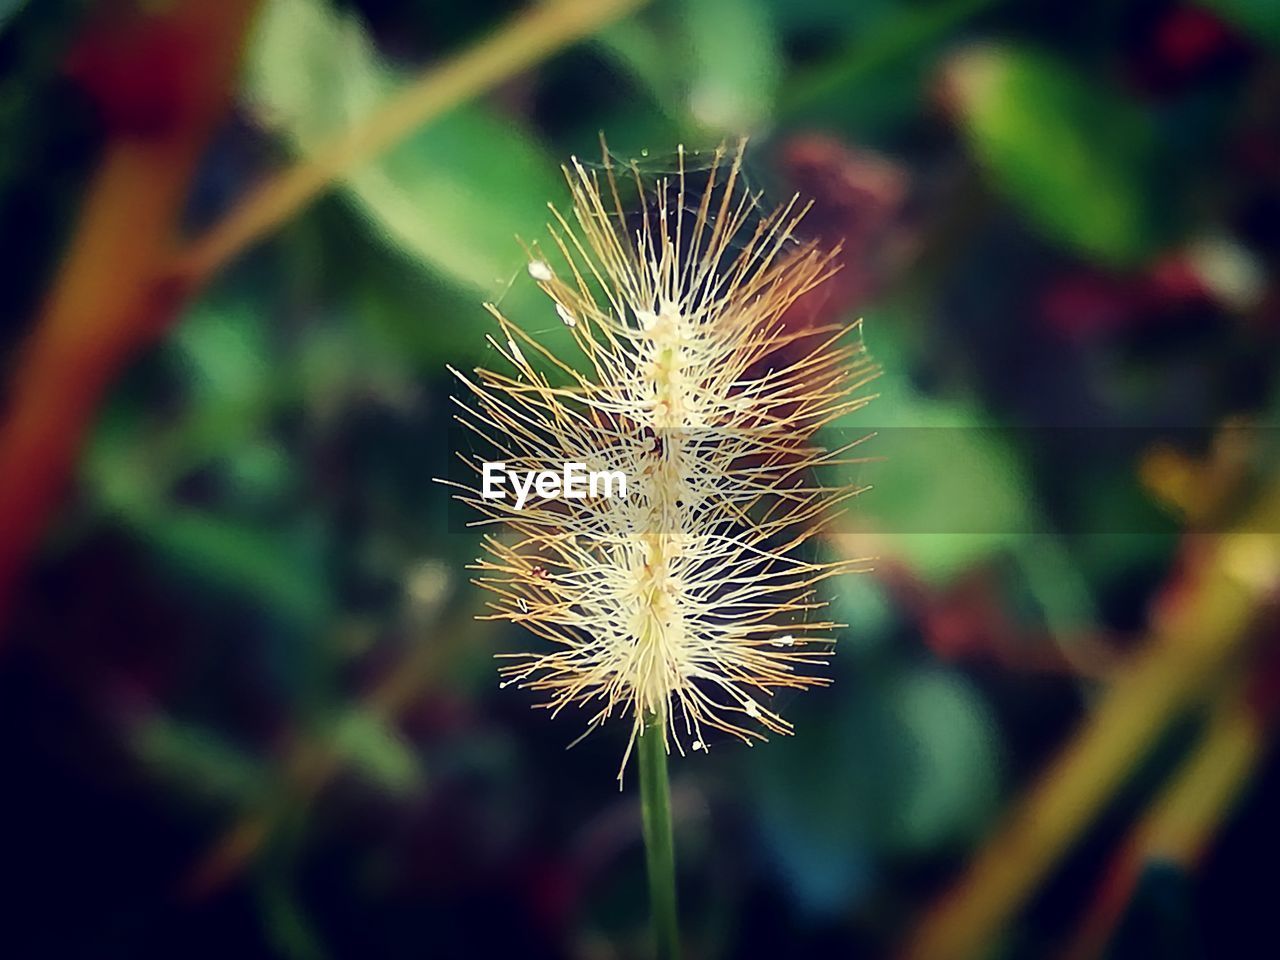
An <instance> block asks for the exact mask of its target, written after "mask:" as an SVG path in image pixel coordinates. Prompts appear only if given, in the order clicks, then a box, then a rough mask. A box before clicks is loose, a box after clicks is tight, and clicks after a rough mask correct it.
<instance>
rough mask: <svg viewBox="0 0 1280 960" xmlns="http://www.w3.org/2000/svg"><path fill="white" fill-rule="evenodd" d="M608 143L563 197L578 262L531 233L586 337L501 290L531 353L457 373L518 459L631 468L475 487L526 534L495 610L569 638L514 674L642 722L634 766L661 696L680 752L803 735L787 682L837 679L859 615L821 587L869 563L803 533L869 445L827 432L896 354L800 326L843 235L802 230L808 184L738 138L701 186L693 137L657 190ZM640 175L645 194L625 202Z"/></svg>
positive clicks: (556, 226)
mask: <svg viewBox="0 0 1280 960" xmlns="http://www.w3.org/2000/svg"><path fill="white" fill-rule="evenodd" d="M605 156H606V161H605V164H604V166H603V169H602V170H597V169H591V170H588V169H587V168H586V167H584V166H583V165H582V164H581V163H579V162H578V161H577V160H576V159H575V160H574V161H573V163H572V167H571V168H568V167H567V168H566V170H565V173H566V177H567V179H568V181H569V187H570V190H571V193H572V200H573V204H572V211H571V219H569V218H566V217H565V216H563V215H561V214H560V213H559V212H557V211H555V209H554V208H552V214H553V217H554V221H555V222H554V223H553V224H552V225H551V227H550V232H551V237H552V241H553V243H554V246H555V248H556V251H557V252H558V254H559V258H558V261H557V262H558V263H562V264H563V266H562V267H560V268H559V269H554V268H553V267H552V266H551V265H550V263H549V262H548V260H547V259H546V258H545V257H543V256H542V254H541V252H540V251H539V250H538V249H537V248H536V247H535V248H534V249H533V250H531V251H530V258H531V259H530V263H529V274H530V276H531V277H532V278H533V279H534V280H535V281H537V283H538V285H539V286H540V287H541V289H542V290H543V291H544V292H545V293H546V294H547V295H548V296H549V297H550V298H551V300H552V301H553V303H554V306H555V312H556V314H557V315H558V317H559V318H560V320H561V321H562V322H563V323H564V325H565V326H566V327H567V328H568V331H569V334H570V335H571V337H572V341H573V343H574V345H575V347H576V351H577V352H578V353H579V356H578V357H575V358H572V359H573V361H574V362H568V360H566V359H562V358H561V357H558V356H556V355H555V354H553V353H552V352H551V351H550V350H548V349H546V348H545V347H544V346H543V345H542V344H541V343H539V342H538V340H537V339H536V338H534V337H533V336H531V335H529V334H527V333H525V332H524V331H523V330H521V329H520V328H518V327H516V326H514V325H513V324H511V323H510V322H508V321H507V319H506V318H505V317H504V316H503V315H502V314H501V313H500V312H499V311H498V309H497V308H496V307H494V306H493V305H488V309H489V311H490V313H492V314H493V316H494V317H495V318H496V320H497V322H498V325H499V327H500V329H501V333H502V336H501V338H490V341H491V343H492V345H493V346H494V347H495V349H497V350H498V351H499V352H501V353H502V354H503V356H504V358H505V359H506V360H507V361H508V363H509V364H510V370H509V372H497V371H492V370H486V369H478V370H476V371H475V372H474V375H473V376H465V375H463V374H460V373H458V372H457V371H454V373H455V375H457V376H458V377H459V379H460V380H462V382H463V383H465V384H466V386H467V387H468V388H469V390H470V392H471V394H472V395H473V397H474V406H471V407H468V406H467V405H465V404H460V406H461V407H462V409H463V413H462V414H461V415H460V416H459V420H460V421H461V422H463V423H464V424H465V425H466V426H467V427H469V428H470V429H471V430H473V431H475V432H476V433H477V434H479V435H480V436H482V437H483V438H484V439H485V441H486V442H487V443H488V444H491V445H492V446H493V448H494V449H496V450H498V451H499V452H500V453H501V456H502V459H503V461H504V462H505V463H506V464H507V466H508V468H509V469H512V470H525V471H536V470H545V469H547V468H549V467H555V466H558V465H563V464H566V463H575V464H583V465H584V466H585V468H586V469H587V470H590V471H621V472H622V473H623V474H624V475H625V476H626V477H627V478H628V481H629V483H630V486H631V488H632V489H630V490H629V493H628V496H627V497H626V498H625V499H623V498H618V497H586V498H582V499H567V498H562V499H553V498H541V497H530V498H529V499H528V500H527V502H525V504H524V505H523V507H522V508H521V509H518V510H517V509H516V508H515V506H514V503H513V500H512V499H501V500H499V499H486V498H485V497H483V496H481V494H480V491H479V490H478V489H477V488H473V487H470V486H465V485H464V486H463V489H464V491H465V492H464V493H463V494H462V495H461V496H460V497H459V499H461V500H463V501H464V502H466V503H469V504H471V505H473V506H474V507H475V508H476V509H478V510H479V511H481V512H482V513H483V514H484V515H485V517H486V519H485V520H484V521H481V522H502V523H505V524H506V526H507V527H508V528H509V529H510V531H511V534H512V535H511V536H508V537H500V536H487V537H486V538H485V547H486V550H487V552H488V554H489V556H488V557H487V558H486V559H484V560H482V561H479V562H478V564H477V567H476V569H478V570H479V571H480V576H479V578H478V579H477V581H476V582H477V583H478V584H480V585H481V586H483V587H485V588H487V589H488V590H490V591H492V593H493V594H494V597H495V599H494V600H493V601H492V602H491V603H490V604H489V606H490V608H491V609H492V610H493V613H492V614H491V615H490V616H491V617H493V618H501V619H506V620H510V621H514V622H516V623H520V624H523V625H524V626H525V627H526V628H528V629H529V630H530V631H532V632H533V633H534V634H537V635H538V636H540V637H541V638H543V639H544V640H545V641H547V643H548V644H549V647H548V648H547V649H545V650H543V651H542V652H536V653H528V654H517V655H512V656H511V657H509V662H508V663H507V664H506V665H505V666H503V667H502V668H501V673H502V676H503V678H504V685H506V684H512V683H514V684H517V685H519V686H523V687H527V688H529V689H531V690H534V691H538V692H540V693H542V694H544V695H545V696H546V702H545V706H547V707H549V708H550V709H551V710H552V711H553V713H559V712H560V711H561V710H563V709H564V708H565V707H568V706H570V705H574V706H578V707H587V708H589V709H588V714H587V715H588V720H587V729H588V732H590V730H592V729H594V728H595V727H597V726H599V725H600V724H601V723H603V722H604V721H605V720H607V719H608V718H610V717H612V716H615V715H620V716H624V717H628V718H629V719H630V723H631V738H630V740H629V741H628V746H627V750H626V752H625V753H624V756H623V760H622V766H623V769H625V766H626V762H627V757H628V756H629V755H630V750H631V747H632V745H633V744H634V742H635V738H636V736H637V735H638V733H639V731H640V730H641V728H642V726H643V724H644V723H645V722H646V718H648V717H650V716H652V715H657V716H659V717H661V718H663V720H664V721H665V730H666V736H667V737H668V744H669V745H671V744H673V745H674V746H675V748H676V749H677V750H679V751H681V752H684V749H685V745H686V743H687V744H688V745H689V746H690V747H691V748H692V749H695V750H698V749H706V744H707V733H706V731H705V729H704V728H711V729H715V730H718V731H721V732H722V733H725V734H728V735H731V736H733V737H737V738H739V739H741V740H743V741H744V742H746V743H748V744H750V743H751V742H752V741H753V739H765V737H766V736H767V734H768V733H769V732H775V733H788V732H790V729H791V728H790V725H789V724H788V723H787V721H786V720H784V719H783V718H782V717H781V716H779V715H778V714H777V713H776V712H775V711H774V710H773V709H772V708H771V707H770V706H769V703H770V699H771V697H772V696H773V694H775V693H776V692H777V691H779V690H783V689H787V688H803V687H806V686H810V685H814V684H820V683H824V682H825V680H824V679H823V678H821V677H820V676H815V675H814V674H813V672H812V670H811V668H814V667H819V666H823V665H825V663H826V661H827V657H828V656H829V653H830V649H831V644H832V642H833V637H832V633H833V631H834V630H835V628H836V627H837V626H838V625H837V624H833V623H831V622H828V621H825V620H821V619H815V615H816V612H817V611H820V610H821V609H822V608H823V607H824V606H825V602H824V601H822V600H821V599H820V598H819V597H818V595H817V593H818V592H817V589H816V588H817V587H818V585H819V584H820V583H821V582H822V581H824V580H826V579H828V578H830V577H832V576H835V575H836V574H839V573H842V572H845V571H847V570H850V569H853V568H855V567H857V566H858V564H857V563H850V562H844V563H824V562H819V561H814V560H808V559H803V558H802V557H801V556H800V555H799V554H800V552H801V551H800V550H799V549H798V548H800V546H801V545H802V544H803V543H804V542H805V541H806V540H808V539H810V538H812V537H813V536H814V535H815V534H817V533H818V532H820V531H821V530H822V529H823V527H824V526H825V525H826V524H828V523H829V522H830V520H831V519H832V518H833V517H834V515H835V512H836V511H835V508H837V507H838V506H839V505H840V504H842V503H844V502H845V501H846V500H848V499H849V498H850V497H852V496H853V495H855V494H856V493H857V492H858V490H857V488H855V487H852V486H834V487H833V486H824V485H823V484H822V482H821V481H820V480H819V479H818V476H817V470H816V469H815V468H818V467H823V466H827V465H832V464H839V463H849V462H854V461H851V460H848V459H842V458H843V457H844V455H845V454H846V453H847V452H848V450H849V449H850V448H851V447H853V446H855V444H856V442H857V441H855V443H851V444H847V445H845V446H843V447H840V448H839V449H835V450H828V449H826V448H824V447H823V446H822V445H821V444H820V443H819V442H818V432H819V430H820V428H822V427H823V426H825V425H827V424H830V423H831V422H832V421H834V420H836V419H837V418H839V417H841V416H843V415H844V414H846V413H848V412H849V411H851V410H854V409H856V408H858V407H860V406H861V405H862V404H864V403H865V402H866V401H867V399H869V398H867V397H865V396H859V395H857V391H858V390H859V389H860V387H861V386H863V385H864V384H866V383H867V382H868V381H869V380H870V379H871V378H872V377H873V376H874V374H875V369H874V367H873V365H872V364H871V363H870V362H869V361H868V360H867V358H866V356H865V353H864V351H863V348H862V346H861V343H860V342H858V343H853V344H850V343H847V342H845V341H846V340H847V339H848V338H847V337H846V336H845V334H846V333H847V328H845V327H841V326H837V325H832V326H830V327H821V328H814V327H806V328H803V329H799V330H794V329H791V328H790V327H789V326H788V323H787V311H788V309H789V308H790V307H791V306H792V305H793V304H794V303H795V302H796V301H797V300H798V299H799V298H800V297H802V296H803V295H805V294H806V293H808V292H809V291H810V290H812V289H813V288H815V287H817V286H818V285H819V284H821V283H822V281H823V280H824V279H826V278H827V277H828V276H830V274H831V273H832V272H833V270H834V257H835V256H836V253H837V251H834V250H824V249H822V248H821V247H820V246H819V245H817V244H815V243H806V242H801V241H799V240H798V239H796V234H795V231H796V229H797V227H798V225H799V223H800V221H801V218H802V217H803V216H804V213H805V210H806V209H807V208H801V207H800V204H799V201H798V199H796V198H793V199H792V200H791V202H790V203H787V204H785V205H784V206H782V207H780V208H778V209H777V210H775V211H773V212H772V213H770V214H767V215H764V216H759V215H758V214H757V211H756V203H757V201H758V197H757V196H756V195H754V194H752V193H751V192H750V191H748V190H746V189H745V188H744V187H743V184H742V175H741V162H742V145H741V144H739V145H738V147H737V148H736V149H735V150H732V151H730V150H727V149H726V148H724V147H721V148H720V149H719V150H717V151H716V152H715V155H714V158H713V160H712V163H711V165H710V167H709V169H707V170H703V171H698V173H697V175H696V179H697V181H698V183H697V184H696V185H695V184H694V183H693V182H692V181H693V180H694V179H695V176H694V175H691V173H689V172H687V171H686V167H685V163H684V153H683V151H681V153H680V164H679V167H678V170H677V171H676V173H675V174H673V175H672V176H670V177H667V178H663V179H659V180H658V181H657V183H656V184H653V185H646V184H645V182H644V180H643V178H642V177H641V176H640V174H639V172H638V170H636V169H635V167H634V166H633V167H632V168H631V169H630V170H629V171H627V173H626V175H624V176H622V177H620V176H619V175H618V172H616V171H615V168H614V167H613V166H612V165H611V164H610V163H609V161H608V154H607V152H606V154H605ZM704 178H705V179H704ZM628 182H629V183H628ZM631 189H634V191H635V198H636V201H637V203H638V211H637V210H632V211H630V212H629V211H628V209H627V207H626V206H624V204H623V201H622V194H623V192H624V191H625V192H630V190H631ZM504 346H505V349H504ZM531 360H534V361H536V364H535V363H533V362H531ZM471 465H472V466H475V467H476V469H477V471H479V466H478V464H474V463H473V464H471ZM584 735H585V734H584ZM619 775H620V776H621V773H620V774H619Z"/></svg>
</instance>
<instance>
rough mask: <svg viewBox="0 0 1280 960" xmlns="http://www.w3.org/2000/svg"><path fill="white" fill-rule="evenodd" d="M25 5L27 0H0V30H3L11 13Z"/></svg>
mask: <svg viewBox="0 0 1280 960" xmlns="http://www.w3.org/2000/svg"><path fill="white" fill-rule="evenodd" d="M26 5H27V0H0V30H3V29H4V28H5V26H7V25H8V23H9V21H10V20H11V19H12V18H13V15H14V14H15V13H17V12H18V11H19V10H21V9H22V8H23V7H25V6H26Z"/></svg>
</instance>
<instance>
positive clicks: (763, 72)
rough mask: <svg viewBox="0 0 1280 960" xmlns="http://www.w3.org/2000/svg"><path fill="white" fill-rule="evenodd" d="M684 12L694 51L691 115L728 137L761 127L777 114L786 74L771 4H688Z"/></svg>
mask: <svg viewBox="0 0 1280 960" xmlns="http://www.w3.org/2000/svg"><path fill="white" fill-rule="evenodd" d="M683 14H684V21H685V30H686V31H687V36H688V42H689V46H690V50H691V52H692V62H691V64H690V67H691V77H690V89H689V111H690V112H691V113H692V114H693V117H694V118H695V119H696V120H697V121H698V122H699V123H700V124H702V125H703V126H706V127H709V128H710V129H712V130H716V131H720V132H723V133H743V132H745V131H749V130H752V129H754V128H756V127H758V126H759V125H760V124H761V123H763V122H764V121H765V120H767V119H768V118H769V117H770V116H771V115H772V112H773V105H774V101H775V99H776V98H777V92H778V83H779V81H780V79H781V76H782V56H781V52H780V50H779V49H778V38H777V35H776V32H775V30H774V26H773V22H772V18H771V15H770V10H769V7H768V5H767V4H765V3H764V2H763V0H685V2H684V4H683ZM668 62H670V57H669V55H668Z"/></svg>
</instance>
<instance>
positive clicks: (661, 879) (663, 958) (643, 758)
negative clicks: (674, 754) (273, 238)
mask: <svg viewBox="0 0 1280 960" xmlns="http://www.w3.org/2000/svg"><path fill="white" fill-rule="evenodd" d="M663 726H664V724H663V721H662V718H661V717H658V716H655V717H651V718H650V719H649V720H648V722H647V723H645V726H644V729H643V730H642V731H641V732H640V741H639V744H638V745H637V752H638V755H639V763H640V815H641V818H642V820H643V824H644V853H645V863H646V864H647V866H648V869H649V909H650V911H651V913H652V917H653V939H654V943H655V944H656V952H657V957H658V960H676V958H678V957H679V956H680V930H679V926H678V924H677V922H676V854H675V842H674V841H673V840H672V837H671V785H670V783H669V782H668V780H667V745H666V742H665V740H664V737H663Z"/></svg>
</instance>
